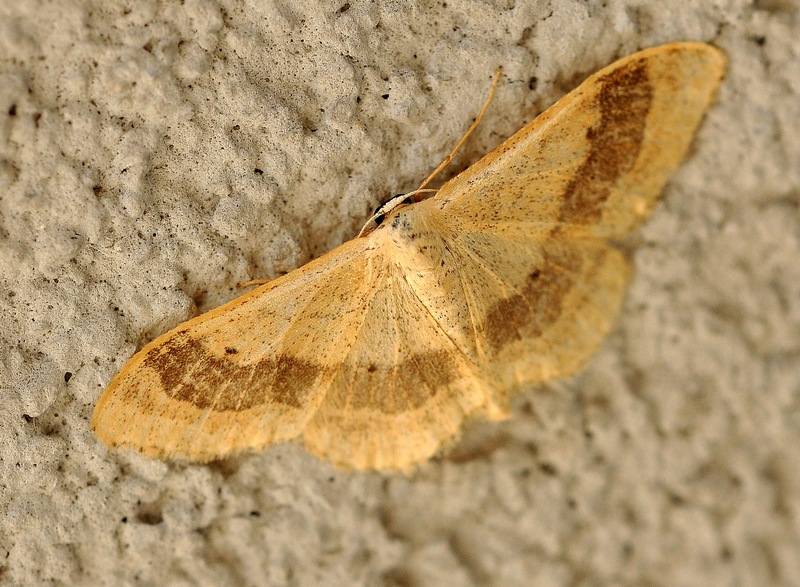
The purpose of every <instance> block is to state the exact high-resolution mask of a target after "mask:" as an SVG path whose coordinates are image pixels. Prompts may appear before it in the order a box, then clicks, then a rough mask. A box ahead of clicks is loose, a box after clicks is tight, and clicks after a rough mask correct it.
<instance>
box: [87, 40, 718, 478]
mask: <svg viewBox="0 0 800 587" xmlns="http://www.w3.org/2000/svg"><path fill="white" fill-rule="evenodd" d="M724 70H725V58H724V56H723V54H722V53H721V52H720V51H719V50H718V49H715V48H714V47H711V46H710V45H706V44H702V43H673V44H669V45H664V46H661V47H655V48H652V49H647V50H644V51H641V52H639V53H636V54H634V55H631V56H629V57H626V58H624V59H621V60H619V61H617V62H615V63H613V64H611V65H610V66H608V67H606V68H604V69H602V70H600V71H599V72H597V73H595V74H594V75H592V76H591V77H589V78H588V79H587V80H586V81H585V82H584V83H583V84H581V85H580V86H579V87H578V88H577V89H575V90H574V91H572V92H571V93H569V94H568V95H566V96H565V97H563V98H562V99H561V100H559V101H558V102H557V103H556V104H554V105H553V106H552V107H550V108H549V109H548V110H546V111H545V112H544V113H543V114H541V115H540V116H539V117H537V118H536V119H535V120H533V121H532V122H530V123H529V124H528V125H526V126H525V127H524V128H522V130H520V131H519V132H517V133H516V134H515V135H514V136H512V137H511V138H509V139H508V140H506V141H505V142H504V143H503V144H501V145H500V146H499V147H498V148H496V149H495V150H494V151H492V152H491V153H489V154H488V155H486V156H485V157H484V158H483V159H481V160H480V161H478V162H477V163H475V164H474V165H472V166H471V167H469V168H468V169H466V170H465V171H464V172H462V173H461V174H459V175H458V176H456V177H454V178H453V179H451V180H450V181H448V182H447V183H445V184H444V185H443V186H442V187H441V188H440V189H438V190H418V191H415V192H413V193H412V194H411V195H410V196H404V197H398V198H395V199H392V200H391V201H390V202H389V203H387V204H386V205H384V206H383V207H382V208H381V209H379V210H378V211H377V213H376V215H375V216H373V218H372V219H371V220H370V222H369V223H368V224H367V225H366V226H365V227H364V229H362V231H361V233H360V234H359V236H358V237H357V238H355V239H353V240H351V241H348V242H346V243H344V244H343V245H341V246H339V247H338V248H336V249H334V250H332V251H330V252H329V253H327V254H325V255H323V256H322V257H320V258H318V259H316V260H315V261H312V262H310V263H308V264H307V265H305V266H303V267H300V268H299V269H296V270H295V271H292V272H291V273H289V274H287V275H284V276H282V277H279V278H277V279H275V280H273V281H270V282H268V283H266V284H265V285H262V286H260V287H258V288H256V289H254V290H252V291H250V292H248V293H245V294H244V295H242V296H240V297H238V298H236V299H234V300H233V301H231V302H229V303H227V304H225V305H223V306H221V307H219V308H217V309H215V310H212V311H210V312H208V313H206V314H203V315H201V316H198V317H197V318H194V319H193V320H189V321H188V322H185V323H184V324H182V325H180V326H178V327H177V328H175V329H173V330H171V331H169V332H167V333H166V334H164V335H162V336H160V337H158V338H157V339H156V340H154V341H153V342H151V343H150V344H148V345H147V346H145V347H144V348H143V349H142V350H141V351H139V352H138V353H136V355H135V356H134V357H133V358H132V359H131V360H130V361H129V362H128V363H127V364H126V365H125V367H124V368H123V369H122V371H120V373H118V374H117V376H116V377H114V379H113V381H112V382H111V384H110V385H109V386H108V388H107V389H106V391H105V392H104V394H103V396H102V397H101V398H100V401H99V402H98V404H97V407H96V409H95V412H94V417H93V419H92V427H93V429H94V431H95V433H96V434H97V436H98V437H99V438H100V439H101V440H102V441H103V442H105V443H106V444H107V445H109V446H119V447H130V448H133V449H136V450H138V451H140V452H142V453H144V454H145V455H149V456H153V457H158V458H165V459H170V458H186V459H190V460H193V461H201V462H202V461H209V460H213V459H218V458H222V457H225V456H228V455H231V454H234V453H238V452H241V451H246V450H257V449H261V448H264V447H267V446H269V445H271V444H273V443H276V442H281V441H286V440H291V439H298V440H301V441H302V442H303V443H304V445H305V446H306V447H307V448H308V450H309V451H311V452H312V453H314V454H316V455H318V456H320V457H323V458H325V459H329V460H330V461H331V462H332V463H334V464H335V465H337V466H339V467H342V468H347V469H377V470H398V469H408V468H409V467H410V466H412V465H414V464H415V463H419V462H422V461H424V460H426V459H428V458H430V457H431V456H432V455H434V454H435V453H436V452H437V451H438V450H440V448H441V447H442V446H445V445H447V444H448V443H450V442H451V441H452V440H453V439H454V438H455V437H456V436H457V434H458V432H459V430H460V428H461V426H462V424H463V422H464V421H465V420H466V419H470V418H489V419H502V418H505V417H506V416H507V415H508V413H509V396H510V394H511V392H513V391H514V390H516V389H518V388H521V387H523V386H527V385H530V384H533V383H537V382H542V381H546V380H549V379H552V378H556V377H564V376H567V375H570V374H572V373H575V372H576V371H577V370H579V369H580V368H581V367H582V366H583V365H584V363H585V362H586V361H587V359H588V358H589V356H590V355H591V353H592V352H593V351H594V350H595V349H596V348H597V347H598V345H599V344H600V342H601V341H602V339H603V337H604V336H605V335H606V333H607V332H608V331H609V330H610V328H611V326H612V324H613V322H614V320H615V318H616V315H617V313H618V311H619V308H620V305H621V302H622V298H623V295H624V292H625V287H626V283H627V281H628V275H629V263H628V261H627V260H626V258H625V257H624V255H623V254H622V253H621V252H620V251H618V250H617V249H616V248H614V246H613V245H612V244H611V241H612V240H613V239H616V238H619V237H622V236H624V235H626V234H628V233H630V232H631V231H632V230H633V229H635V228H636V227H637V226H638V225H639V224H640V223H641V222H642V221H643V219H645V218H646V217H647V215H648V213H649V211H650V209H651V208H652V207H653V205H654V203H655V202H656V200H657V198H658V195H659V193H660V191H661V189H662V187H663V185H664V183H665V182H666V180H667V179H668V178H669V176H670V175H671V173H672V172H673V171H674V169H675V168H676V167H677V165H678V164H679V163H680V161H681V160H682V159H683V157H684V155H685V153H686V151H687V149H688V148H689V145H690V143H691V140H692V137H693V135H694V132H695V129H696V128H697V126H698V125H699V123H700V121H701V119H702V117H703V114H704V113H705V111H706V109H707V108H708V106H709V104H710V103H711V101H712V99H713V96H714V94H715V90H716V88H717V86H718V85H719V83H720V81H721V79H722V77H723V75H724ZM440 167H441V166H440ZM437 170H438V168H437ZM429 179H430V178H429ZM427 181H428V180H426V183H427ZM423 186H424V184H423ZM431 194H433V195H431Z"/></svg>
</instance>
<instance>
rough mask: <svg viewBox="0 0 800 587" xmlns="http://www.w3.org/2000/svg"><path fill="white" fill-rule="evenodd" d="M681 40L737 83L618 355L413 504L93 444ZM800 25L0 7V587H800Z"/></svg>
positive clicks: (635, 299)
mask: <svg viewBox="0 0 800 587" xmlns="http://www.w3.org/2000/svg"><path fill="white" fill-rule="evenodd" d="M678 40H698V41H706V42H710V43H713V44H715V45H716V46H718V47H720V48H722V49H724V51H725V52H726V53H727V55H728V58H729V73H728V76H727V78H726V80H725V82H724V84H723V86H722V87H721V89H720V92H719V95H718V100H717V103H716V104H715V105H714V106H713V107H712V109H711V110H710V111H709V113H708V115H707V117H706V119H705V122H704V124H703V126H702V128H701V130H700V132H699V133H698V135H697V137H696V140H695V141H694V145H693V148H692V150H691V153H690V155H689V157H688V158H687V161H686V162H685V163H684V165H683V166H682V167H681V169H680V170H679V172H678V173H677V174H676V176H675V177H674V178H673V180H672V181H671V183H670V184H669V186H668V188H667V189H666V190H665V192H664V195H663V198H662V200H663V201H662V203H661V204H660V205H659V206H658V208H657V209H656V210H655V213H654V214H653V217H652V218H651V219H650V221H649V222H648V223H647V225H646V226H645V227H644V228H643V229H642V230H641V231H640V237H639V241H638V243H637V244H638V246H637V248H636V252H635V254H634V257H633V261H634V265H635V274H634V278H633V281H632V283H631V287H630V289H629V292H628V295H627V298H626V302H625V306H624V308H623V311H622V314H621V317H620V319H619V322H618V324H617V326H616V328H615V330H614V331H613V333H612V335H611V336H610V337H609V338H608V340H606V342H605V343H604V345H603V347H602V348H601V350H600V351H599V352H598V353H597V354H596V355H595V356H594V358H593V359H592V361H591V363H590V364H589V366H588V367H587V368H586V370H585V371H584V372H583V373H582V374H581V375H579V376H577V377H575V378H573V379H571V380H568V381H562V382H554V383H552V384H548V385H545V386H540V387H537V388H534V389H530V390H526V391H524V392H523V393H521V394H519V395H518V396H517V398H516V400H515V403H514V414H513V416H512V418H511V419H510V420H508V421H506V422H501V423H491V424H489V423H482V424H477V425H473V426H470V427H468V429H467V430H466V431H465V432H464V434H463V436H462V438H461V440H460V441H459V443H458V444H457V445H456V446H455V447H454V449H453V450H452V451H451V452H449V453H446V454H444V455H443V456H440V457H437V458H436V459H434V460H433V461H431V462H430V463H428V464H427V465H426V466H424V467H422V468H420V470H418V471H417V472H416V473H415V474H413V475H411V476H402V475H381V474H376V473H370V474H364V473H346V472H341V471H337V470H336V469H334V468H332V467H331V466H330V465H329V464H328V463H326V462H322V461H319V460H317V459H315V458H314V457H312V456H310V455H309V454H308V453H307V452H306V451H305V450H304V449H303V448H302V447H300V446H298V445H295V444H284V445H279V446H276V447H273V448H272V449H270V450H268V451H265V452H263V453H260V454H256V455H251V456H241V457H236V458H231V459H227V460H224V461H220V462H216V463H213V464H211V465H189V464H186V463H183V464H182V463H173V464H166V463H163V462H160V461H155V460H150V459H146V458H143V457H140V456H137V455H134V454H130V453H126V452H123V451H110V450H108V449H107V448H106V447H105V446H104V445H102V444H101V443H100V442H98V440H97V439H96V438H95V437H94V435H93V434H92V432H91V430H90V428H89V419H90V418H91V414H92V410H93V408H94V405H95V403H96V402H97V400H98V398H99V397H100V394H101V393H102V391H103V389H104V388H105V386H106V385H108V383H109V381H110V380H111V377H112V376H113V375H114V374H115V373H116V372H117V371H118V370H119V369H120V368H121V367H122V365H123V364H124V363H125V361H126V360H127V359H128V358H130V356H131V355H132V354H133V353H134V352H135V350H136V349H137V348H140V347H141V346H142V345H143V344H145V343H147V342H148V341H149V340H152V338H154V337H155V336H157V335H158V334H161V333H163V332H165V331H166V330H168V329H169V328H171V327H173V326H175V325H177V324H179V323H180V322H182V321H184V320H186V319H187V318H189V317H191V316H194V315H196V314H198V313H199V312H201V311H205V310H209V309H211V308H214V307H216V306H218V305H219V304H221V303H223V302H224V301H227V300H229V299H231V298H233V297H234V296H235V295H237V293H238V291H237V289H236V284H237V283H240V282H243V281H247V280H248V279H255V278H265V277H274V276H276V275H280V274H282V273H285V272H287V271H290V270H292V269H294V268H296V267H298V266H300V265H302V264H303V263H305V262H307V261H309V260H311V259H313V258H315V257H318V256H319V255H321V254H322V253H324V252H326V251H327V250H329V249H331V248H333V247H335V246H337V245H338V244H340V243H342V242H343V241H345V240H347V239H350V238H352V237H353V236H354V235H355V234H356V233H357V231H358V229H359V228H360V226H361V225H362V223H363V222H364V221H365V220H366V219H367V218H368V217H369V214H370V212H371V210H372V209H373V208H374V207H375V206H376V205H377V204H378V203H380V202H381V201H383V200H385V199H386V198H387V197H389V196H391V195H393V194H395V193H399V192H403V191H407V190H410V189H413V188H414V187H416V185H417V184H418V183H419V182H420V181H421V180H422V179H423V178H424V177H425V176H426V175H427V174H428V172H429V171H430V169H432V168H433V167H435V165H436V164H437V163H438V162H439V161H440V160H441V158H442V157H443V156H444V155H445V154H446V153H447V152H448V151H449V149H450V148H451V146H452V145H453V144H454V143H455V142H456V141H457V140H458V138H459V137H460V136H461V134H462V132H463V131H464V129H465V128H466V126H467V125H468V124H469V122H470V121H471V120H472V117H474V116H475V114H476V113H477V111H478V110H479V108H480V106H481V103H482V101H483V99H484V97H485V95H486V91H487V89H488V85H489V83H490V80H491V76H492V74H493V73H494V71H495V69H496V67H497V66H498V65H502V66H503V67H504V77H503V79H502V80H501V83H500V85H499V87H498V90H497V94H496V97H495V99H494V101H493V102H492V104H491V106H490V108H489V110H488V112H487V114H486V116H485V118H484V120H483V122H482V124H481V126H480V127H479V128H478V130H477V131H476V133H475V135H474V136H473V137H472V138H471V139H470V141H469V142H468V143H467V145H466V146H465V148H464V149H463V151H462V152H461V153H460V154H459V155H458V156H457V157H456V160H455V161H454V164H453V166H452V168H451V169H450V172H449V173H450V174H452V173H455V172H457V171H458V170H461V169H464V168H465V167H467V166H468V165H469V164H470V163H472V162H474V161H476V160H477V159H478V158H479V157H480V156H481V155H482V154H484V153H486V152H488V151H489V150H490V149H491V148H492V147H494V146H496V145H497V144H498V143H499V142H501V141H502V140H503V139H504V138H506V137H508V136H510V135H511V134H512V133H513V132H515V131H516V130H517V129H519V128H520V127H521V126H522V125H523V124H524V123H526V122H527V121H529V120H530V119H531V118H533V117H534V116H535V115H536V114H537V113H539V112H541V111H542V110H543V109H544V108H546V107H547V106H548V105H549V104H551V103H552V102H553V101H555V100H556V99H557V98H559V97H560V96H562V95H563V94H564V93H566V92H567V91H569V90H570V89H572V88H574V87H575V86H576V85H577V83H579V82H580V81H581V80H582V79H583V78H584V77H585V76H586V75H588V74H590V73H592V72H593V71H595V70H597V69H598V68H600V67H602V66H605V65H607V64H609V63H611V62H612V61H614V60H615V59H617V58H619V57H622V56H624V55H627V54H630V53H633V52H634V51H636V50H638V49H641V48H645V47H649V46H654V45H659V44H662V43H666V42H671V41H678ZM798 121H800V4H798V3H797V2H793V1H791V0H784V1H778V0H776V1H767V0H761V1H756V2H745V1H742V0H719V1H717V2H713V3H712V2H705V1H702V0H682V1H679V2H660V1H641V0H640V1H636V0H619V1H613V0H612V1H610V2H600V1H594V0H591V1H578V0H564V1H555V0H553V1H549V2H548V1H544V0H542V1H527V0H517V1H516V2H514V1H507V0H496V1H480V0H447V1H446V2H436V3H432V2H418V1H410V2H409V1H402V2H401V1H395V0H392V1H374V2H368V1H360V0H350V1H349V2H345V1H344V0H342V1H339V2H322V3H307V2H301V1H297V0H283V1H281V2H252V3H247V2H237V1H234V0H230V1H214V0H187V1H186V2H160V1H156V0H141V1H138V2H131V3H123V2H113V3H112V2H101V1H89V0H87V1H83V2H79V1H77V0H76V1H68V0H56V1H54V2H49V3H40V2H14V1H12V0H0V584H8V585H41V584H65V585H276V586H282V585H298V586H305V585H326V586H358V585H365V586H366V585H370V586H371V585H398V586H408V587H426V586H438V585H448V586H465V587H466V586H478V585H491V586H504V587H505V586H527V585H542V586H573V585H582V586H589V585H592V586H595V585H597V586H600V585H663V586H670V587H673V586H683V585H685V586H694V585H722V586H750V585H753V586H756V585H758V586H764V585H797V584H798V581H800V579H798V577H800V450H798V447H799V446H800V210H799V207H800V164H799V163H800V125H798Z"/></svg>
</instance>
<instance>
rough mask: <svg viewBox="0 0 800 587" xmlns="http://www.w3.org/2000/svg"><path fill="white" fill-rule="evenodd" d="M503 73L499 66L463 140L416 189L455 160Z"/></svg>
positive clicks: (489, 100) (423, 185)
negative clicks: (486, 95) (487, 94)
mask: <svg viewBox="0 0 800 587" xmlns="http://www.w3.org/2000/svg"><path fill="white" fill-rule="evenodd" d="M501 73H503V67H502V66H500V67H498V68H497V71H496V72H495V73H494V80H492V87H491V89H489V97H488V98H486V101H485V102H484V103H483V106H482V107H481V111H480V112H478V116H476V117H475V120H473V121H472V124H471V125H470V127H469V128H468V129H467V132H465V133H464V136H462V137H461V140H460V141H458V144H456V146H455V148H454V149H453V150H452V151H450V154H449V155H448V156H447V157H445V158H444V159H443V160H442V162H441V163H439V165H438V166H437V167H436V169H434V170H433V172H432V173H431V174H430V175H429V176H428V177H426V178H425V181H423V182H422V183H421V184H420V185H419V187H418V188H417V189H416V190H415V191H419V190H421V189H422V188H424V187H425V186H426V185H428V184H429V183H430V182H431V180H432V179H433V178H434V177H436V176H437V175H439V173H440V172H441V171H442V170H443V169H444V168H445V167H447V166H448V165H449V164H450V162H451V161H452V160H453V157H455V154H456V153H457V152H458V150H459V149H460V148H461V146H462V145H463V144H464V143H465V142H466V141H467V139H468V138H469V135H471V134H472V131H474V130H475V128H476V127H477V126H478V123H479V122H480V121H481V118H483V114H484V112H486V109H487V108H488V107H489V102H491V101H492V98H494V91H495V89H496V88H497V82H499V81H500V74H501Z"/></svg>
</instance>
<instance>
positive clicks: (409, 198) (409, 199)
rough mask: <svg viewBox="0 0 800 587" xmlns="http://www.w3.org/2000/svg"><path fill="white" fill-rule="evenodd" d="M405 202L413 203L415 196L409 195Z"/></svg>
mask: <svg viewBox="0 0 800 587" xmlns="http://www.w3.org/2000/svg"><path fill="white" fill-rule="evenodd" d="M403 203H404V204H413V203H414V197H413V196H408V197H407V198H406V199H405V200H403Z"/></svg>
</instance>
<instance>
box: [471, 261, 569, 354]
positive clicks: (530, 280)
mask: <svg viewBox="0 0 800 587" xmlns="http://www.w3.org/2000/svg"><path fill="white" fill-rule="evenodd" d="M549 249H550V250H547V249H545V257H544V260H543V261H542V262H541V265H540V266H539V267H537V268H536V269H534V270H533V271H531V272H530V273H529V274H528V277H527V279H526V280H525V285H524V287H523V288H522V289H521V291H520V292H519V293H517V294H515V295H513V296H511V297H509V298H506V299H504V300H502V301H500V302H498V303H497V304H495V305H494V307H493V308H492V309H491V310H490V311H489V313H488V314H487V315H486V326H485V329H486V340H487V341H488V343H489V346H490V347H491V348H492V349H493V350H494V351H495V352H497V351H499V350H500V349H501V348H503V347H504V346H506V345H507V344H509V343H512V342H515V341H517V340H522V339H523V338H538V337H540V336H541V335H542V333H543V332H544V331H545V330H546V329H547V327H548V326H550V325H551V324H553V323H554V322H555V321H556V320H558V319H559V317H560V316H561V313H562V302H563V300H564V297H565V296H566V295H567V293H568V292H569V290H570V289H572V287H573V285H574V281H575V279H576V277H579V276H580V273H581V263H582V259H581V257H580V255H579V254H578V252H576V251H574V250H566V249H560V250H559V248H557V247H549Z"/></svg>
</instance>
